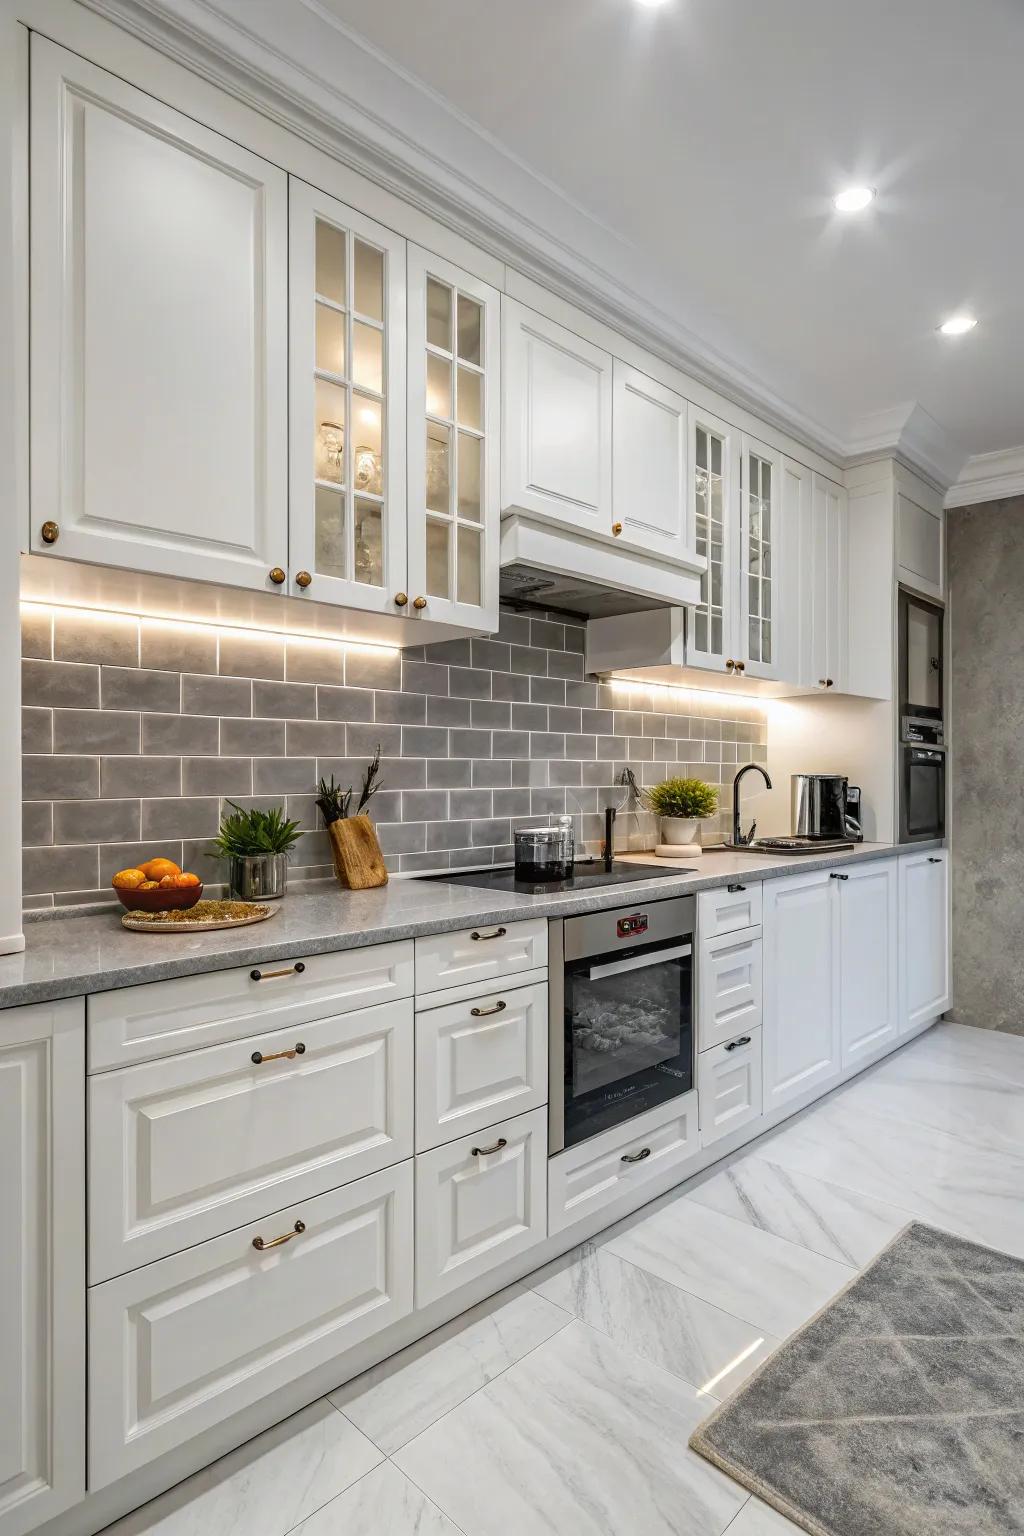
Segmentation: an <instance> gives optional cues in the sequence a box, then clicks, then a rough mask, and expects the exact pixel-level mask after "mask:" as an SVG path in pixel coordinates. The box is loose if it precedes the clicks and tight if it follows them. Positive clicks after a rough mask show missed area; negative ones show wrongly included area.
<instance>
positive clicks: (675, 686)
mask: <svg viewBox="0 0 1024 1536" xmlns="http://www.w3.org/2000/svg"><path fill="white" fill-rule="evenodd" d="M601 681H602V682H606V683H610V684H611V686H612V687H613V688H615V689H617V690H618V691H619V692H620V693H625V692H627V691H631V690H633V689H636V688H641V689H643V690H644V691H645V692H647V693H649V694H650V695H651V697H652V699H657V698H658V696H659V694H661V695H665V694H668V695H673V694H685V696H686V697H687V698H688V699H700V700H702V701H703V702H704V703H706V704H712V705H714V706H715V707H716V708H721V709H728V708H729V706H730V705H734V704H753V705H755V706H756V707H757V708H758V709H763V710H767V707H768V705H769V704H773V703H775V702H776V701H775V700H774V699H769V698H765V697H764V696H763V695H762V694H758V693H740V692H738V691H737V692H736V693H733V692H731V691H730V692H729V693H724V692H722V691H721V690H717V691H716V690H715V689H712V688H692V687H689V686H688V685H687V684H686V683H651V682H648V681H647V680H646V679H645V678H642V677H604V678H602V679H601Z"/></svg>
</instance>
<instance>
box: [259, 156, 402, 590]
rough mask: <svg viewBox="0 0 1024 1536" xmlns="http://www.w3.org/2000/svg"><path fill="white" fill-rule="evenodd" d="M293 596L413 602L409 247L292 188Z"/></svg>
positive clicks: (306, 190) (330, 202)
mask: <svg viewBox="0 0 1024 1536" xmlns="http://www.w3.org/2000/svg"><path fill="white" fill-rule="evenodd" d="M290 209H291V214H290V223H291V241H290V266H289V290H290V303H289V312H290V327H291V393H290V401H289V407H290V461H291V496H290V530H289V551H290V554H289V567H290V570H289V575H290V580H289V584H288V590H289V591H290V592H292V593H296V594H301V593H302V592H308V594H309V596H310V597H311V598H316V599H318V600H319V601H321V602H328V603H339V604H343V605H344V606H345V607H348V608H359V609H363V610H367V611H369V612H373V613H397V612H400V611H401V609H402V608H404V607H405V601H399V602H398V604H397V606H396V599H399V598H400V599H405V598H406V584H407V564H406V560H407V557H406V479H405V358H406V350H405V241H404V240H402V239H400V238H399V237H398V236H397V235H395V234H392V233H391V231H390V230H386V229H384V228H382V227H381V226H380V225H379V224H375V223H373V222H372V221H371V220H370V219H367V218H365V217H364V216H363V215H362V214H360V213H357V212H356V211H355V210H354V209H352V208H347V207H345V205H344V204H343V203H339V202H337V201H336V199H335V198H333V197H329V196H328V195H327V194H326V193H324V192H318V191H317V190H316V189H315V188H313V187H310V186H307V185H306V183H305V182H301V181H296V180H294V179H293V180H292V182H291V187H290Z"/></svg>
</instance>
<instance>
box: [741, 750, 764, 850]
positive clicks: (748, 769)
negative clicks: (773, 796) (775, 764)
mask: <svg viewBox="0 0 1024 1536" xmlns="http://www.w3.org/2000/svg"><path fill="white" fill-rule="evenodd" d="M745 773H759V774H760V775H761V777H762V778H763V779H764V782H765V784H766V785H767V787H768V788H769V789H771V787H772V781H771V779H770V778H769V777H768V770H767V769H766V768H762V767H761V764H760V763H744V764H743V767H742V768H741V769H740V770H739V772H738V773H737V775H736V777H735V778H734V779H733V781H732V842H733V847H734V848H744V847H747V846H749V844H750V843H752V842H753V841H754V833H755V832H756V831H757V822H756V821H753V822H751V824H750V831H749V832H748V833H747V835H746V837H744V836H743V833H742V832H741V831H740V781H741V779H742V778H743V775H744V774H745Z"/></svg>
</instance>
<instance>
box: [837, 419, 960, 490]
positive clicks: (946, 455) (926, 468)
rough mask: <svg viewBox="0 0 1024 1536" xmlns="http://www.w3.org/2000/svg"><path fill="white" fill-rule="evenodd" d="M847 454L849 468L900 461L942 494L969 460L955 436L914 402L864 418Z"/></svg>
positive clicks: (854, 433)
mask: <svg viewBox="0 0 1024 1536" xmlns="http://www.w3.org/2000/svg"><path fill="white" fill-rule="evenodd" d="M846 451H847V460H846V462H847V467H848V468H849V467H850V466H852V465H855V464H866V463H868V462H869V461H870V460H871V459H877V458H881V457H888V458H895V459H899V461H900V462H901V463H902V464H905V465H906V467H907V468H908V469H911V470H914V471H915V473H917V474H919V475H923V476H924V478H925V479H926V480H928V481H929V482H930V483H931V484H932V485H933V486H934V487H935V489H936V490H938V491H945V490H946V488H947V486H949V485H951V484H952V483H953V481H954V480H955V479H956V477H957V475H958V474H959V473H960V471H961V470H962V468H963V465H964V462H965V460H966V458H967V453H966V450H965V449H963V448H962V447H961V446H960V445H959V444H958V443H957V442H956V440H955V439H954V437H953V436H952V434H951V433H950V432H948V431H947V430H946V428H945V427H944V426H942V425H941V423H940V422H937V421H936V420H935V417H934V416H930V415H929V414H928V412H927V411H926V410H925V409H924V407H923V406H921V405H918V404H917V402H916V401H914V400H908V401H905V402H904V403H903V404H902V405H893V406H889V407H888V408H887V409H886V410H884V411H875V412H873V413H872V414H871V415H870V416H864V417H862V418H861V420H860V421H859V422H858V423H857V425H856V427H855V428H854V431H853V433H852V434H851V436H850V439H849V442H848V444H847V450H846Z"/></svg>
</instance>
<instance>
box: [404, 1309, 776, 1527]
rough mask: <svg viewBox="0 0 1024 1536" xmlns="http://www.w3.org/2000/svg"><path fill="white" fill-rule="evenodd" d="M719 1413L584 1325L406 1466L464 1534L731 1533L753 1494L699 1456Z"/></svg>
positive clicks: (457, 1412) (535, 1356)
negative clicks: (699, 1444) (690, 1442)
mask: <svg viewBox="0 0 1024 1536" xmlns="http://www.w3.org/2000/svg"><path fill="white" fill-rule="evenodd" d="M706 1410H707V1399H706V1398H704V1397H698V1395H697V1394H696V1393H695V1391H694V1390H693V1388H692V1387H690V1386H688V1385H687V1384H686V1383H684V1382H682V1381H680V1380H679V1379H678V1378H677V1377H675V1376H671V1375H669V1374H668V1372H667V1371H661V1370H657V1369H656V1368H655V1367H654V1366H651V1365H648V1364H647V1363H646V1362H645V1361H643V1360H640V1359H638V1357H637V1356H636V1355H633V1354H630V1353H628V1352H626V1351H625V1350H621V1349H619V1348H618V1347H617V1346H616V1345H615V1344H613V1343H612V1342H611V1340H610V1339H608V1338H606V1337H605V1336H604V1334H602V1333H598V1332H597V1331H596V1330H595V1329H593V1328H589V1327H587V1326H586V1324H584V1323H581V1322H578V1321H577V1322H573V1323H571V1324H570V1325H569V1327H568V1328H565V1329H563V1330H562V1331H561V1332H560V1333H558V1334H556V1335H555V1336H554V1338H551V1339H549V1340H548V1341H547V1343H545V1344H541V1345H540V1346H539V1348H537V1349H535V1350H534V1351H533V1353H532V1354H529V1355H527V1356H526V1358H525V1359H523V1360H521V1361H520V1362H519V1363H518V1364H517V1365H514V1366H512V1367H511V1369H510V1370H508V1371H506V1372H505V1374H504V1375H503V1376H499V1377H498V1379H497V1380H496V1381H493V1382H491V1383H490V1384H489V1385H488V1386H486V1387H484V1388H483V1389H482V1390H481V1391H480V1392H478V1393H477V1394H476V1396H475V1397H472V1398H470V1399H469V1400H468V1401H467V1402H464V1403H462V1404H461V1405H460V1406H459V1407H458V1408H455V1409H453V1410H452V1412H451V1413H449V1414H448V1415H447V1416H446V1417H445V1418H443V1419H441V1420H439V1422H438V1423H437V1424H435V1425H434V1426H433V1427H432V1428H431V1429H428V1430H427V1431H426V1432H425V1433H424V1434H422V1435H420V1436H418V1437H417V1439H415V1440H413V1441H411V1442H410V1443H409V1444H408V1445H407V1446H405V1448H404V1449H403V1450H401V1451H399V1452H398V1454H397V1456H396V1457H395V1461H396V1463H397V1465H398V1466H399V1467H400V1468H401V1470H402V1471H404V1472H405V1473H406V1474H407V1475H408V1476H409V1477H410V1478H411V1479H412V1480H413V1482H415V1483H416V1484H417V1486H418V1487H420V1488H422V1489H423V1491H424V1492H425V1493H426V1494H427V1495H428V1497H429V1498H431V1499H432V1500H433V1501H434V1502H435V1503H436V1504H437V1505H438V1506H439V1507H440V1508H441V1509H443V1510H444V1512H445V1513H446V1514H447V1515H448V1516H449V1517H450V1518H451V1519H452V1520H454V1521H455V1523H456V1525H457V1526H459V1528H460V1529H461V1530H462V1531H463V1532H464V1533H465V1536H623V1533H626V1532H628V1533H629V1536H680V1533H681V1532H686V1533H687V1536H721V1533H722V1532H723V1531H724V1530H725V1529H726V1527H727V1526H728V1525H729V1522H730V1521H731V1520H732V1518H733V1516H734V1515H735V1514H736V1512H737V1510H738V1509H739V1508H740V1507H741V1505H742V1504H743V1503H744V1502H745V1501H746V1498H747V1495H746V1493H745V1492H744V1490H743V1489H741V1488H739V1487H737V1486H736V1485H735V1484H734V1483H732V1482H730V1481H729V1479H728V1478H726V1477H724V1476H723V1475H722V1474H721V1473H720V1472H718V1471H717V1470H716V1469H715V1468H714V1467H712V1466H710V1465H709V1464H708V1463H707V1462H703V1461H702V1460H701V1459H700V1458H699V1457H697V1456H695V1455H694V1453H693V1452H692V1451H690V1450H689V1449H688V1447H687V1439H688V1437H689V1435H690V1433H691V1431H692V1429H693V1428H694V1427H695V1425H696V1424H697V1423H698V1422H699V1421H700V1420H701V1419H702V1418H703V1417H704V1416H705V1414H706Z"/></svg>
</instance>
